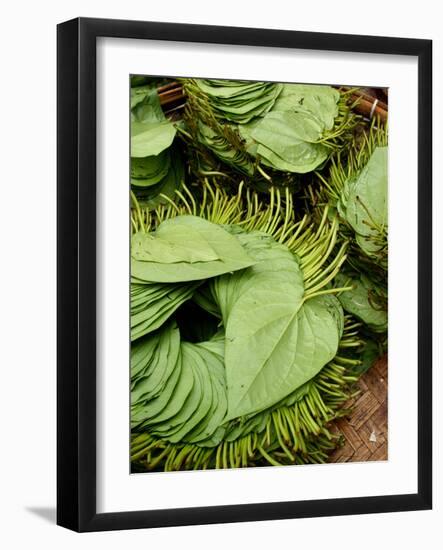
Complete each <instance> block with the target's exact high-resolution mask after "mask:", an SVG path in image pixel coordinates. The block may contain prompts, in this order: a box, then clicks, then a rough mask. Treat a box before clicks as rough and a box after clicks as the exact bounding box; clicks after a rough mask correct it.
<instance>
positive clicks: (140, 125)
mask: <svg viewBox="0 0 443 550" xmlns="http://www.w3.org/2000/svg"><path fill="white" fill-rule="evenodd" d="M175 133H176V129H175V127H174V125H173V124H172V122H169V120H163V121H162V122H147V123H144V122H137V121H133V122H132V123H131V157H148V156H151V155H158V154H159V153H161V152H162V151H164V150H165V149H167V148H168V147H169V146H170V145H171V144H172V142H173V141H174V137H175Z"/></svg>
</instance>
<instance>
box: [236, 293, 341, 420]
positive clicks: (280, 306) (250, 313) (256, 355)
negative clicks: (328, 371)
mask: <svg viewBox="0 0 443 550" xmlns="http://www.w3.org/2000/svg"><path fill="white" fill-rule="evenodd" d="M282 287H283V285H280V284H279V285H278V288H273V289H269V288H268V291H264V290H263V291H262V292H261V293H257V292H256V289H255V288H251V290H250V291H248V292H246V293H245V294H243V296H242V297H241V298H240V299H239V300H238V302H237V303H236V305H235V306H234V307H233V309H232V313H231V315H230V318H229V321H228V326H227V330H226V377H227V388H228V417H227V420H229V419H233V418H236V417H239V416H243V415H249V414H252V413H256V412H259V411H261V410H264V409H266V408H268V407H271V406H272V405H274V404H275V403H277V402H279V401H280V400H282V399H283V398H285V397H286V396H288V395H289V394H290V393H292V392H294V391H295V390H296V389H297V388H298V387H300V386H301V385H302V384H304V383H306V382H307V381H308V380H310V379H311V378H312V377H313V376H315V375H316V374H317V373H318V372H319V371H320V370H321V369H322V368H323V367H324V366H325V364H326V363H328V362H329V361H330V360H331V359H332V358H333V357H334V356H335V354H336V352H337V348H338V344H339V341H340V337H341V330H340V327H341V326H342V315H343V314H342V309H341V306H340V303H339V302H338V300H337V299H336V298H334V297H332V296H318V297H315V298H312V299H311V300H309V301H307V302H305V303H304V304H303V306H302V307H300V305H299V304H298V306H297V307H296V306H295V305H294V302H291V300H290V296H291V292H288V289H284V290H283V288H282Z"/></svg>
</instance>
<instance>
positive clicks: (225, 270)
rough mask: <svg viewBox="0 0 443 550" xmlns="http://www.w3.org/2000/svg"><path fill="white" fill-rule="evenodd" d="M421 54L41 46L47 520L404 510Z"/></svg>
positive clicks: (424, 191)
mask: <svg viewBox="0 0 443 550" xmlns="http://www.w3.org/2000/svg"><path fill="white" fill-rule="evenodd" d="M431 64H432V43H431V41H428V40H415V39H406V38H387V37H371V36H351V35H338V34H321V33H306V32H295V31H283V30H263V29H251V28H235V27H233V28H227V27H216V26H213V27H211V26H199V25H182V24H170V23H148V22H137V21H114V20H103V19H83V18H80V19H75V20H72V21H68V22H65V23H61V24H60V25H59V26H58V104H57V108H58V173H57V178H58V432H57V438H58V440H57V441H58V512H57V514H58V519H57V522H58V524H59V525H62V526H64V527H67V528H70V529H73V530H76V531H98V530H110V529H130V528H143V527H160V526H173V525H186V524H207V523H220V522H237V521H251V520H266V519H267V520H269V519H284V518H299V517H315V516H326V515H343V514H363V513H374V512H391V511H392V512H394V511H406V510H420V509H429V508H430V507H431V505H432V497H431V495H432V478H431V475H432V443H431V434H432V425H431V410H432V401H431V392H432V384H431V348H432V346H431V344H432V315H431V313H432V296H431V282H432V281H431V277H432V276H431V226H432V223H431V198H432V197H431V195H432V193H431V175H432V174H431V160H432V159H431V135H432V132H431V102H432V80H431Z"/></svg>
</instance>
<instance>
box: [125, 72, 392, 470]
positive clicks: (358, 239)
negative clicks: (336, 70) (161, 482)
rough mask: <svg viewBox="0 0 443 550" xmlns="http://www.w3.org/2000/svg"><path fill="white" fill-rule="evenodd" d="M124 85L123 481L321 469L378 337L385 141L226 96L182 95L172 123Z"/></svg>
mask: <svg viewBox="0 0 443 550" xmlns="http://www.w3.org/2000/svg"><path fill="white" fill-rule="evenodd" d="M136 84H137V85H136V86H133V88H132V89H131V98H132V99H133V102H132V105H131V108H132V113H131V117H132V128H131V130H132V132H131V136H132V140H131V141H132V143H131V147H132V149H131V150H132V159H131V184H132V190H133V194H132V198H133V209H132V228H133V236H132V246H131V257H132V266H131V276H132V283H131V338H132V341H133V343H132V353H131V377H132V386H131V390H132V398H131V403H132V412H131V423H132V432H133V438H132V448H131V454H132V461H133V468H134V470H135V471H145V470H152V469H165V470H176V469H191V468H194V469H197V468H219V467H224V468H227V467H245V466H260V465H266V464H268V465H269V464H273V465H276V464H302V463H307V462H324V461H327V457H328V453H329V452H330V451H331V450H332V449H334V448H335V447H336V446H337V444H339V441H340V440H339V438H338V437H337V436H335V435H332V434H331V431H330V424H331V422H333V421H334V419H336V418H338V417H340V416H342V415H344V414H346V413H347V411H346V409H344V408H343V404H344V403H345V402H346V401H347V400H348V399H349V397H350V396H352V395H353V392H354V389H353V383H354V382H355V381H356V380H357V377H358V376H359V375H360V374H361V373H362V372H364V371H365V370H366V369H367V368H369V366H370V365H371V363H372V361H373V359H374V358H375V356H376V355H378V354H379V353H380V349H381V347H382V345H383V342H384V340H385V339H386V329H387V314H386V296H387V291H386V279H387V261H386V259H387V215H386V208H387V207H386V188H387V155H386V152H387V151H386V147H385V146H386V145H387V134H386V129H385V128H383V127H382V126H380V125H379V124H378V125H377V126H376V125H374V124H373V125H372V126H370V125H369V124H368V123H367V122H366V121H364V120H363V119H362V118H361V117H358V116H356V115H355V114H354V113H353V111H352V108H351V107H352V105H350V104H349V101H348V92H347V93H345V94H343V93H341V92H339V91H337V90H335V89H333V88H331V87H328V86H305V85H291V84H274V83H263V82H252V83H251V82H238V81H223V80H185V81H184V82H183V85H184V89H185V91H186V94H187V104H186V109H185V116H184V119H183V121H180V122H179V123H175V124H173V123H172V122H171V121H168V120H166V119H165V117H164V115H163V113H161V112H160V111H161V108H160V102H159V101H158V97H157V96H156V94H155V90H154V88H153V87H152V85H150V84H149V83H148V85H146V82H145V81H143V82H137V83H136ZM142 125H143V126H142ZM171 128H172V130H171ZM176 131H178V137H177V138H176V139H175V143H174V145H173V147H174V149H176V150H178V149H180V150H181V154H182V158H183V159H184V164H185V166H186V170H183V168H181V173H180V177H175V178H174V182H173V185H172V184H171V185H168V186H167V185H165V184H164V183H162V182H163V179H160V180H158V179H157V178H158V177H159V175H158V174H157V173H156V170H157V169H159V170H160V168H156V167H157V166H160V167H161V168H162V170H163V172H164V170H165V162H167V161H165V160H164V159H165V157H166V156H167V155H169V158H170V159H173V158H180V157H177V156H176V153H175V152H171V150H170V149H171V144H172V141H173V140H174V137H175V132H176ZM135 159H143V163H141V161H139V160H135ZM179 162H180V166H181V167H182V166H183V164H182V162H181V160H180V161H179ZM139 163H140V164H143V166H148V167H149V168H150V170H151V172H149V174H148V177H138V178H137V177H135V176H136V175H137V174H140V172H137V171H136V170H135V171H134V169H133V167H134V168H135V169H136V168H137V167H139ZM168 170H169V168H168ZM147 172H148V170H146V171H145V172H144V173H143V176H145V175H146V173H147ZM160 172H161V170H160ZM236 174H237V175H238V178H237V176H236ZM306 174H307V175H308V176H309V179H302V180H300V177H303V178H306ZM185 176H186V179H187V182H185ZM163 177H164V176H163ZM208 178H212V181H211V182H210V181H208ZM138 180H142V181H144V180H148V181H149V182H151V183H148V184H146V185H145V186H143V184H141V185H140V182H139V181H138ZM134 182H135V183H134ZM162 185H163V187H162ZM276 185H277V186H280V185H284V186H285V189H283V190H282V189H281V187H280V188H279V187H275V186H276ZM254 189H261V190H262V192H261V193H257V192H256V191H254ZM263 191H264V192H263ZM294 200H295V201H296V202H295V203H294ZM374 334H375V335H376V336H375V337H374Z"/></svg>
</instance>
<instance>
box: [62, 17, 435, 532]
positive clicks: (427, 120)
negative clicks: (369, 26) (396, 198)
mask: <svg viewBox="0 0 443 550" xmlns="http://www.w3.org/2000/svg"><path fill="white" fill-rule="evenodd" d="M98 37H114V38H123V39H124V38H135V39H154V40H167V41H170V40H174V41H183V42H194V43H212V44H230V45H247V46H266V47H269V48H274V47H280V48H295V49H296V48H302V49H305V50H326V51H335V52H357V53H378V54H399V55H407V56H416V57H417V59H418V88H419V89H418V116H419V118H418V174H417V178H418V179H417V181H418V205H417V207H418V357H417V368H418V395H417V399H418V491H417V493H416V494H399V495H392V496H375V497H361V498H360V497H359V498H340V499H326V500H311V501H294V502H273V503H260V504H241V505H229V506H211V507H198V508H180V509H166V510H151V511H148V510H140V511H136V512H118V513H97V512H96V351H97V350H96V321H97V316H96V305H95V304H96V252H97V244H96V205H97V202H96V39H97V38H98ZM57 48H58V60H57V71H58V77H57V87H58V93H57V119H58V122H57V139H58V146H57V181H58V187H57V194H58V198H57V231H58V240H57V255H58V259H57V272H58V275H57V286H58V288H57V316H58V322H57V348H58V351H57V364H58V367H57V424H58V427H57V454H58V462H57V523H58V524H59V525H61V526H64V527H67V528H69V529H72V530H75V531H79V532H80V531H81V532H83V531H104V530H113V529H132V528H147V527H163V526H176V525H190V524H209V523H223V522H239V521H255V520H273V519H285V518H306V517H321V516H331V515H346V514H369V513H375V512H395V511H411V510H426V509H430V508H431V507H432V416H431V415H432V412H431V411H432V371H431V369H432V365H431V361H432V290H431V289H432V233H431V229H432V207H431V200H432V183H431V182H432V179H431V176H432V173H431V172H432V169H431V166H432V119H431V116H432V42H431V41H430V40H417V39H406V38H388V37H374V36H353V35H343V34H323V33H314V32H296V31H287V30H264V29H255V28H235V27H219V26H201V25H190V24H175V23H152V22H141V21H122V20H107V19H85V18H78V19H73V20H71V21H67V22H64V23H61V24H60V25H58V29H57Z"/></svg>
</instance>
